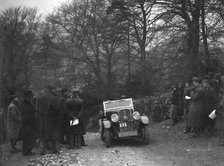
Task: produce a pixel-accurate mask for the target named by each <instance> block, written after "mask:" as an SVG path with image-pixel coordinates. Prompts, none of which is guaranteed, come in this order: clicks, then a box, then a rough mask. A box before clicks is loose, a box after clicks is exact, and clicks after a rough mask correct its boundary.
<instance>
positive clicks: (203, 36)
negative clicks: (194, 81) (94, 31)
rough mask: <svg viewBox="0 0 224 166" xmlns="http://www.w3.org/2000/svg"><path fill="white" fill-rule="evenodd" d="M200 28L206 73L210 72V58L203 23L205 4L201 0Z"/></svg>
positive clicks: (204, 24)
mask: <svg viewBox="0 0 224 166" xmlns="http://www.w3.org/2000/svg"><path fill="white" fill-rule="evenodd" d="M201 28H202V38H203V45H204V52H205V59H206V65H207V66H206V69H207V70H206V72H209V71H212V66H211V58H210V53H209V49H208V40H207V39H208V36H207V32H206V23H205V2H204V0H202V5H201Z"/></svg>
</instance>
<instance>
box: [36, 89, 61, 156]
mask: <svg viewBox="0 0 224 166" xmlns="http://www.w3.org/2000/svg"><path fill="white" fill-rule="evenodd" d="M53 90H54V87H53V86H50V85H49V86H47V89H46V92H45V93H44V94H43V95H41V96H40V97H39V98H38V100H37V112H38V128H39V140H40V143H41V152H40V154H41V155H44V154H45V153H46V152H47V150H50V151H51V152H53V153H58V150H57V146H56V143H57V140H58V139H59V130H60V123H59V122H60V115H61V114H60V112H59V108H58V98H57V96H56V94H55V93H54V91H53Z"/></svg>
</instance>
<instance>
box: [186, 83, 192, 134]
mask: <svg viewBox="0 0 224 166" xmlns="http://www.w3.org/2000/svg"><path fill="white" fill-rule="evenodd" d="M191 91H192V87H191V86H190V85H189V83H188V82H187V83H186V84H185V89H184V117H185V125H186V126H185V130H184V133H189V132H191V127H190V126H188V115H189V109H190V100H191V97H190V96H191Z"/></svg>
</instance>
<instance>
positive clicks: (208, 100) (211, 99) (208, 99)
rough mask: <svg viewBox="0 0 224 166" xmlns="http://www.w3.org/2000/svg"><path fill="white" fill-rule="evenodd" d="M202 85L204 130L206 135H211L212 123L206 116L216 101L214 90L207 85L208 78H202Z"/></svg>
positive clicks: (213, 107)
mask: <svg viewBox="0 0 224 166" xmlns="http://www.w3.org/2000/svg"><path fill="white" fill-rule="evenodd" d="M202 85H203V87H204V90H205V101H204V102H205V104H204V105H205V115H206V121H205V130H206V132H208V134H212V133H211V131H212V128H213V124H214V121H213V120H211V119H210V118H209V117H208V115H209V114H210V113H211V112H212V111H213V110H214V109H215V108H216V106H217V102H218V100H217V96H216V92H215V90H214V88H213V87H212V86H211V85H210V84H209V76H207V75H205V76H204V77H203V80H202Z"/></svg>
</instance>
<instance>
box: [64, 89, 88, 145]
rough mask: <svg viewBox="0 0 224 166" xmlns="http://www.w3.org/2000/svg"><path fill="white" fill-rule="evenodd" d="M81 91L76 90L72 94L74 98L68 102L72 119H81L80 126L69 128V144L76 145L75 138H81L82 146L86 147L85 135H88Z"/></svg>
mask: <svg viewBox="0 0 224 166" xmlns="http://www.w3.org/2000/svg"><path fill="white" fill-rule="evenodd" d="M79 93H80V91H79V90H77V89H75V90H73V92H72V98H69V99H68V100H67V101H66V106H67V108H68V110H69V112H70V115H71V117H72V119H70V120H74V119H79V124H78V125H75V126H70V127H69V135H70V138H69V142H70V145H71V146H72V145H74V142H73V140H75V139H74V138H75V136H81V146H85V145H86V144H85V141H84V135H85V133H86V131H85V127H84V122H83V115H82V114H83V100H82V99H81V98H80V97H79Z"/></svg>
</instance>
